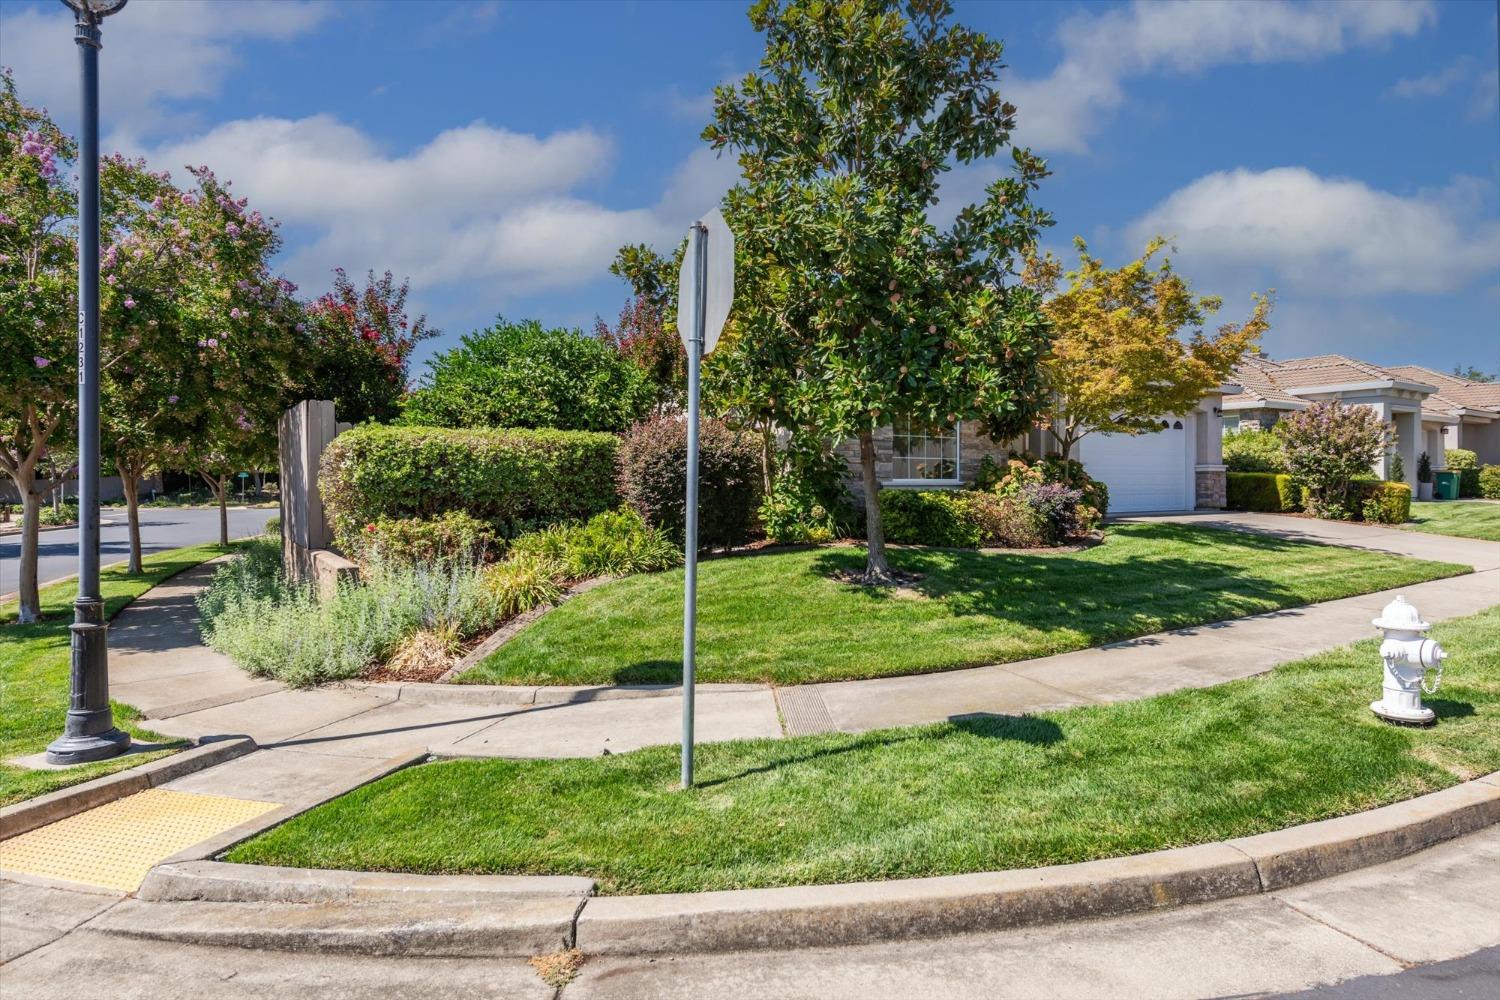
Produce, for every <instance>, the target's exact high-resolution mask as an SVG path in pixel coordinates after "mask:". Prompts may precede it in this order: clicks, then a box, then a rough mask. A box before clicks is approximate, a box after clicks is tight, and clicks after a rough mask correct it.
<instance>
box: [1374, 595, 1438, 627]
mask: <svg viewBox="0 0 1500 1000" xmlns="http://www.w3.org/2000/svg"><path fill="white" fill-rule="evenodd" d="M1370 624H1371V625H1374V626H1375V627H1376V628H1396V629H1408V630H1411V631H1414V632H1425V631H1427V630H1428V629H1430V628H1432V626H1431V625H1429V624H1428V623H1427V622H1424V621H1423V620H1422V615H1421V613H1419V612H1418V611H1417V609H1416V608H1414V607H1412V606H1411V605H1410V604H1407V603H1406V598H1405V597H1402V596H1400V595H1397V597H1396V599H1395V600H1394V601H1392V602H1391V603H1389V604H1387V605H1386V606H1385V608H1384V610H1382V611H1381V612H1380V617H1379V618H1373V619H1371V620H1370Z"/></svg>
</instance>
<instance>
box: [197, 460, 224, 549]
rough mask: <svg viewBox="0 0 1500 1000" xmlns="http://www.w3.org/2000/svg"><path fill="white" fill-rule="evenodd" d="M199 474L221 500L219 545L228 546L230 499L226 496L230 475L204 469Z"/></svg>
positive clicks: (215, 496) (216, 497)
mask: <svg viewBox="0 0 1500 1000" xmlns="http://www.w3.org/2000/svg"><path fill="white" fill-rule="evenodd" d="M198 475H200V476H202V477H203V480H204V482H206V483H208V488H209V489H211V490H213V492H214V499H215V500H217V501H219V545H220V546H224V547H227V546H228V545H229V501H228V499H227V497H226V494H227V493H228V492H229V483H228V477H226V476H210V475H209V474H208V473H206V472H204V471H203V470H202V469H199V470H198Z"/></svg>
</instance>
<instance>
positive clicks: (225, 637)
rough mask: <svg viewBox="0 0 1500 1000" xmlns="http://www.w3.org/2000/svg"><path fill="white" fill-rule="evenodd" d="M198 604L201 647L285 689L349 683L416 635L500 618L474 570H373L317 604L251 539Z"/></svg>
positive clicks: (460, 631)
mask: <svg viewBox="0 0 1500 1000" xmlns="http://www.w3.org/2000/svg"><path fill="white" fill-rule="evenodd" d="M246 550H247V551H246V554H245V556H244V557H242V558H240V559H236V560H233V561H231V562H230V563H228V564H227V565H225V566H224V567H222V568H220V570H219V571H218V572H217V573H215V575H214V578H213V581H212V582H211V583H210V585H209V587H208V589H207V590H205V591H204V593H203V594H202V595H200V597H199V599H198V608H199V612H200V614H201V615H202V617H203V628H204V638H205V640H206V641H207V642H208V644H209V645H210V646H212V647H213V648H214V649H216V650H218V651H219V652H221V653H223V654H224V655H226V656H228V657H229V658H230V659H232V660H234V661H235V662H236V663H238V664H239V665H240V666H242V667H244V668H245V669H246V670H248V671H249V672H250V673H252V674H255V675H257V676H267V677H275V678H277V679H278V680H281V681H284V682H286V683H288V684H291V685H293V686H295V687H305V686H307V685H311V684H318V683H321V682H323V681H330V680H339V679H343V678H348V677H355V676H358V675H359V674H361V673H363V672H364V671H365V670H366V669H368V668H369V667H370V666H372V665H374V664H377V663H383V662H385V661H386V660H387V659H389V658H390V657H391V656H392V655H393V654H394V653H395V652H396V651H397V650H398V649H399V648H400V647H401V646H402V645H403V644H404V643H405V642H406V641H407V640H408V639H410V638H411V637H412V636H414V635H416V634H417V633H418V632H421V631H430V632H434V633H437V634H439V635H452V636H458V637H465V636H471V635H475V634H478V633H479V632H480V631H483V630H485V629H487V628H489V627H492V626H493V625H494V624H496V623H497V622H498V621H499V620H500V618H501V614H500V608H501V604H500V600H499V598H498V596H497V594H496V593H495V591H494V589H493V588H492V587H491V586H489V585H488V583H487V581H486V577H485V573H484V571H483V570H482V569H481V568H480V567H476V566H474V565H472V564H468V563H462V562H450V563H441V564H435V565H414V566H392V565H385V564H375V565H373V566H372V567H371V568H370V570H369V572H368V573H366V575H365V582H364V583H355V582H348V581H346V582H343V583H340V585H339V587H338V589H337V591H336V592H335V593H334V594H333V595H332V596H330V597H328V598H326V599H319V597H318V595H317V593H316V591H315V590H314V589H313V588H311V587H308V586H299V585H295V584H291V583H289V582H288V581H287V580H286V578H285V577H284V576H283V575H282V574H281V569H280V561H281V560H280V552H279V546H278V545H277V543H276V542H275V541H274V540H272V539H269V538H261V539H257V540H255V541H253V542H251V543H249V544H248V545H247V546H246Z"/></svg>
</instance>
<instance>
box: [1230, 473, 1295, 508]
mask: <svg viewBox="0 0 1500 1000" xmlns="http://www.w3.org/2000/svg"><path fill="white" fill-rule="evenodd" d="M1225 478H1226V479H1227V480H1228V485H1227V488H1226V503H1227V505H1228V507H1229V509H1230V510H1251V511H1261V512H1264V513H1269V514H1281V513H1285V512H1287V511H1294V510H1300V509H1302V502H1301V491H1299V490H1298V489H1297V485H1296V484H1295V483H1294V482H1292V477H1291V476H1289V475H1286V474H1285V473H1275V472H1231V473H1228V474H1227V475H1226V477H1225Z"/></svg>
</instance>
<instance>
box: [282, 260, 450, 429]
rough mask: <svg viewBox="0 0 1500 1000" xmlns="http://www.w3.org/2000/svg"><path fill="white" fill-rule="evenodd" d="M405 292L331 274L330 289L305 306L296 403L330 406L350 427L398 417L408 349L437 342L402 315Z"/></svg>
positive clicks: (421, 321) (420, 320) (388, 282)
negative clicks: (301, 372)
mask: <svg viewBox="0 0 1500 1000" xmlns="http://www.w3.org/2000/svg"><path fill="white" fill-rule="evenodd" d="M409 286H410V282H408V281H402V282H401V283H400V284H399V285H398V284H397V283H396V280H395V278H394V277H393V276H392V274H391V272H389V271H386V272H385V273H384V274H383V275H381V276H380V277H378V278H377V277H376V276H375V272H374V271H371V272H369V273H368V274H367V275H366V276H365V287H364V288H363V289H361V288H359V287H357V286H356V285H355V284H354V282H353V281H351V280H349V276H348V274H346V273H345V272H344V269H343V268H336V269H335V270H334V272H333V289H332V290H331V291H329V292H327V293H325V294H323V295H321V296H319V297H318V298H317V299H315V300H314V301H313V302H311V303H309V304H308V305H307V309H306V312H307V315H306V320H305V334H306V337H307V350H308V355H307V358H306V359H305V361H304V362H303V364H302V367H303V369H304V371H305V372H306V376H305V378H304V379H303V380H302V382H301V385H300V386H299V388H300V393H301V398H303V399H329V400H332V401H333V409H334V412H335V413H336V414H338V418H339V419H340V420H344V421H348V422H349V423H353V424H361V423H365V422H366V421H375V422H377V423H387V422H389V421H391V420H394V419H395V418H396V417H397V416H398V415H400V413H401V400H402V397H403V396H405V394H406V385H407V376H408V363H409V361H410V358H411V352H412V348H414V347H416V345H417V344H419V343H421V342H422V341H424V340H427V339H428V338H430V337H435V336H437V331H436V330H433V329H431V328H429V327H428V325H427V317H426V316H417V317H415V318H413V317H411V316H409V315H408V314H407V311H406V297H407V292H408V290H409Z"/></svg>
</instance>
